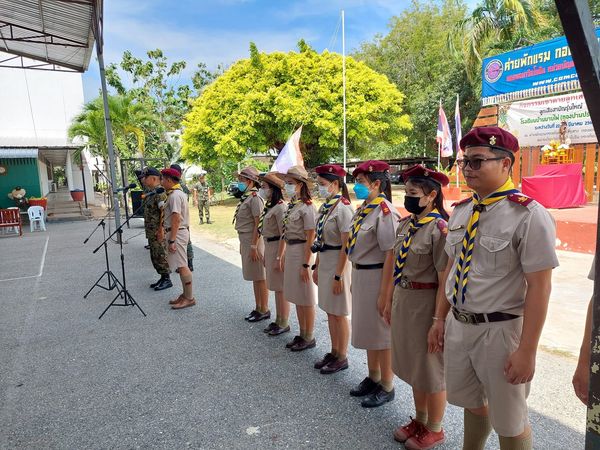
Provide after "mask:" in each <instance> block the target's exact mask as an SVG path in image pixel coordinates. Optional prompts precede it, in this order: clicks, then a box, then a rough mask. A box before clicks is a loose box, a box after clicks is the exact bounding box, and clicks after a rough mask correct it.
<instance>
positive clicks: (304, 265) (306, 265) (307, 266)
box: [302, 264, 310, 269]
mask: <svg viewBox="0 0 600 450" xmlns="http://www.w3.org/2000/svg"><path fill="white" fill-rule="evenodd" d="M302 267H304V268H305V269H308V268H309V267H310V266H309V265H308V264H302Z"/></svg>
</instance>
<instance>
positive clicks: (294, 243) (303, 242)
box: [285, 239, 306, 245]
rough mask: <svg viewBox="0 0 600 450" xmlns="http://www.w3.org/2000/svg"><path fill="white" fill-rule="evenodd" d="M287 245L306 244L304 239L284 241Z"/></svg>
mask: <svg viewBox="0 0 600 450" xmlns="http://www.w3.org/2000/svg"><path fill="white" fill-rule="evenodd" d="M285 242H286V243H287V244H288V245H297V244H306V239H290V240H289V241H285Z"/></svg>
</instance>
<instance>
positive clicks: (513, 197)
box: [506, 192, 533, 206]
mask: <svg viewBox="0 0 600 450" xmlns="http://www.w3.org/2000/svg"><path fill="white" fill-rule="evenodd" d="M506 198H507V199H508V200H510V201H511V202H513V203H518V204H520V205H522V206H527V205H529V204H530V203H531V202H532V201H533V199H532V198H531V197H527V196H526V195H523V194H521V193H520V192H519V193H518V194H509V195H507V196H506Z"/></svg>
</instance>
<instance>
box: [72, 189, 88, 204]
mask: <svg viewBox="0 0 600 450" xmlns="http://www.w3.org/2000/svg"><path fill="white" fill-rule="evenodd" d="M84 196H85V192H84V190H83V189H73V190H72V191H71V198H72V199H73V201H74V202H82V201H83V198H84Z"/></svg>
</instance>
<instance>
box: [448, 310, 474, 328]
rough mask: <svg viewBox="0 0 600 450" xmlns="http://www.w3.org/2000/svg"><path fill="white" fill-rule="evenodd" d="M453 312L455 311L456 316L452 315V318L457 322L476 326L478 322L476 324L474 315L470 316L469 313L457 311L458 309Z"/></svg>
mask: <svg viewBox="0 0 600 450" xmlns="http://www.w3.org/2000/svg"><path fill="white" fill-rule="evenodd" d="M455 311H456V314H455V315H454V317H455V318H456V320H458V321H459V322H461V323H467V324H472V325H477V323H478V322H477V319H475V314H471V313H468V312H465V311H459V310H458V309H457V310H455Z"/></svg>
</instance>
